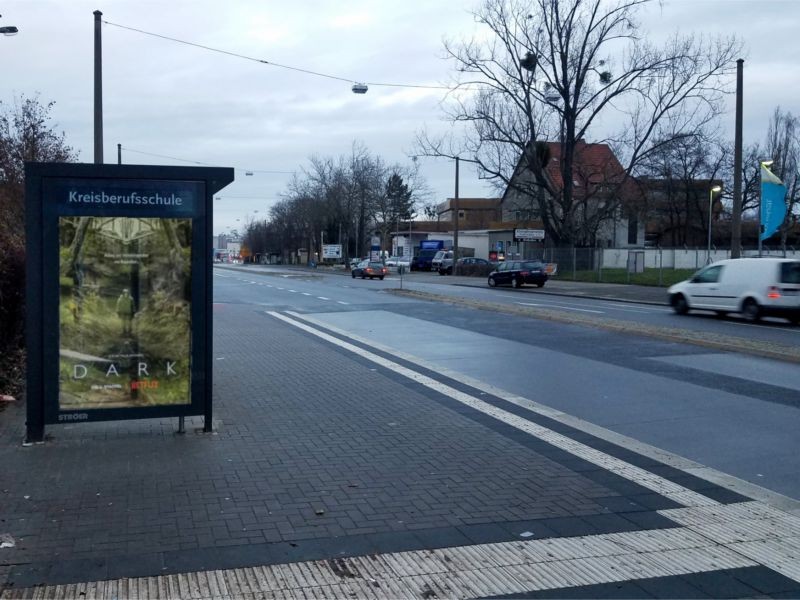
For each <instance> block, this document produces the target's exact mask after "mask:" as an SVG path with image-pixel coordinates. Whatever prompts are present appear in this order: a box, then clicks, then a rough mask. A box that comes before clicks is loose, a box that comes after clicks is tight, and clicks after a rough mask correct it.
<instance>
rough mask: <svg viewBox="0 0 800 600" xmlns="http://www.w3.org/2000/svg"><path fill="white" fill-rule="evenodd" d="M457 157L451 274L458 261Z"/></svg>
mask: <svg viewBox="0 0 800 600" xmlns="http://www.w3.org/2000/svg"><path fill="white" fill-rule="evenodd" d="M458 162H459V161H458V157H457V156H456V197H455V198H453V213H454V216H453V273H454V274H455V272H456V262H457V261H458Z"/></svg>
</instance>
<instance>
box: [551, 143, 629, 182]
mask: <svg viewBox="0 0 800 600" xmlns="http://www.w3.org/2000/svg"><path fill="white" fill-rule="evenodd" d="M547 147H548V150H549V151H550V160H549V162H548V163H547V165H546V166H545V171H546V172H547V176H548V177H549V178H550V181H551V182H552V184H553V186H554V187H555V188H556V189H562V188H563V187H564V180H563V178H562V176H561V144H560V143H558V142H548V143H547ZM574 156H575V158H574V162H573V168H574V175H575V177H574V179H575V181H574V182H573V183H574V184H575V187H576V189H578V188H580V187H585V186H586V185H588V184H598V183H604V182H611V183H618V182H621V181H622V180H623V178H624V177H625V169H624V168H623V167H622V165H621V164H620V162H619V160H617V157H616V156H615V155H614V151H613V150H611V148H610V147H609V145H608V144H587V143H586V142H585V141H583V140H578V141H577V142H575V155H574Z"/></svg>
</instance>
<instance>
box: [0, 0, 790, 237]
mask: <svg viewBox="0 0 800 600" xmlns="http://www.w3.org/2000/svg"><path fill="white" fill-rule="evenodd" d="M475 6H476V3H475V2H473V1H471V0H441V1H440V0H405V1H403V2H397V1H391V2H390V1H388V0H373V1H355V0H331V1H328V0H299V1H294V2H290V1H286V0H273V1H270V2H263V1H262V2H257V1H255V0H250V1H246V0H227V1H220V0H192V1H188V0H183V1H181V0H172V1H170V2H163V1H162V0H159V1H157V2H156V1H152V2H151V1H134V0H88V1H87V0H59V1H45V0H4V1H3V2H2V4H0V13H1V14H2V19H0V25H16V26H17V27H18V28H19V30H20V33H19V34H18V35H16V36H11V37H0V73H1V74H2V75H1V77H2V79H1V80H2V86H0V100H2V101H3V102H9V103H10V102H13V101H14V98H15V97H18V96H19V95H20V94H25V95H26V96H31V95H34V94H36V93H39V94H40V98H41V100H42V101H43V102H46V101H50V100H54V101H55V102H56V106H55V108H54V111H53V113H52V114H53V116H54V119H55V122H56V124H57V127H58V129H59V130H63V131H64V132H65V133H66V136H67V140H68V143H69V144H70V145H72V146H73V147H74V148H76V149H77V150H79V151H80V160H81V161H82V162H92V161H93V137H92V136H93V131H92V126H93V125H92V124H93V116H92V111H93V79H92V77H93V27H94V25H93V19H94V16H93V14H92V12H93V11H94V10H97V9H99V10H101V11H102V12H103V19H104V20H106V21H109V22H111V23H115V24H119V25H124V26H127V27H133V28H137V29H141V30H146V31H149V32H153V33H158V34H161V35H164V36H169V37H174V38H179V39H182V40H186V41H190V42H194V43H197V44H202V45H206V46H212V47H215V48H219V49H222V50H226V51H229V52H233V53H237V54H242V55H247V56H251V57H256V58H260V59H263V60H267V61H270V62H275V63H281V64H285V65H290V66H294V67H299V68H304V69H308V70H312V71H317V72H320V73H326V74H331V75H335V76H339V77H343V78H345V79H347V80H348V81H347V82H345V81H337V80H333V79H327V78H322V77H317V76H313V75H308V74H303V73H298V72H294V71H289V70H284V69H280V68H276V67H273V66H268V65H265V64H262V63H258V62H254V61H249V60H245V59H241V58H235V57H233V56H227V55H224V54H219V53H213V52H209V51H207V50H202V49H199V48H195V47H191V46H187V45H183V44H179V43H175V42H171V41H166V40H162V39H158V38H155V37H151V36H146V35H143V34H141V33H136V32H133V31H129V30H126V29H122V28H119V27H115V26H112V25H104V26H103V68H104V82H103V105H104V113H105V115H104V128H105V135H104V144H105V161H106V162H116V160H117V144H118V143H120V144H122V146H123V156H122V160H123V162H124V163H128V164H175V165H191V164H192V163H191V162H186V161H181V160H174V159H170V158H164V157H174V158H175V159H186V160H188V161H196V162H198V163H207V164H213V165H220V166H230V167H234V168H235V169H236V182H234V183H233V184H231V185H230V186H228V187H227V188H226V189H225V190H223V191H222V192H220V193H219V196H220V197H221V200H220V201H218V202H215V216H214V225H215V231H216V232H218V233H220V232H224V231H226V230H228V229H229V228H241V226H242V225H243V224H244V222H246V221H247V220H248V219H252V218H258V219H263V218H265V217H266V216H267V213H268V210H269V207H270V206H271V204H272V203H274V201H275V200H276V199H278V198H279V196H280V194H281V192H282V191H284V190H285V188H286V183H287V181H288V180H289V179H290V178H291V174H290V173H291V172H292V171H296V170H298V169H299V168H300V167H302V166H303V165H307V159H308V157H309V156H311V155H313V154H318V155H322V156H339V155H343V154H348V153H349V151H350V148H351V145H352V143H353V142H354V141H356V140H357V141H360V142H362V143H363V144H364V145H366V147H367V148H368V149H369V150H370V151H371V152H372V153H374V154H377V155H380V156H381V157H383V158H384V159H385V160H386V161H387V162H389V163H394V162H399V163H403V164H408V163H409V159H408V154H409V153H410V152H411V151H412V142H413V139H414V134H415V132H417V131H419V130H420V129H421V128H423V127H427V128H428V129H429V130H430V131H433V132H436V131H444V130H445V128H448V127H449V125H448V124H447V123H446V122H444V121H443V120H442V117H443V113H442V110H441V101H442V98H443V91H442V90H431V89H412V88H392V87H378V86H370V89H369V92H368V93H367V94H364V95H355V94H353V93H352V92H351V91H350V86H351V83H350V81H366V82H388V83H409V84H421V85H440V84H445V83H447V82H448V81H449V79H450V77H451V76H452V72H451V67H452V65H451V64H450V63H448V62H447V61H446V60H444V59H443V49H442V40H443V39H444V38H448V39H458V38H464V37H470V36H471V35H473V34H474V33H475V32H476V31H478V33H480V31H479V30H477V29H476V25H475V24H474V21H473V18H472V16H471V11H472V10H473V8H475ZM641 16H642V21H643V23H644V25H645V27H646V29H647V30H649V31H650V32H651V35H652V36H653V37H654V38H662V37H664V36H666V35H668V34H670V33H673V32H674V31H676V30H680V31H682V32H685V33H688V32H693V31H694V32H698V33H700V32H705V33H711V34H716V33H721V34H732V33H735V34H737V35H739V36H741V38H742V39H743V40H744V43H745V45H746V51H745V56H744V58H745V59H746V62H745V75H744V77H745V79H744V81H745V95H744V106H745V114H744V121H745V127H744V135H745V143H748V142H750V141H761V140H763V137H764V133H765V129H766V126H767V122H768V119H769V115H770V113H771V112H772V110H773V108H774V107H775V106H776V105H781V106H782V107H783V108H784V109H786V110H789V111H792V112H793V113H795V114H798V113H800V41H798V38H799V37H800V0H664V1H663V2H661V3H660V4H659V3H654V4H653V5H652V6H650V7H649V8H648V9H647V10H646V11H645V12H643V13H642V15H641ZM729 106H730V112H729V114H727V115H726V116H725V118H724V121H723V126H724V127H725V128H727V129H728V130H729V132H730V137H731V139H732V137H733V133H732V132H733V122H734V115H733V98H732V97H731V98H730V102H729ZM598 137H600V132H598ZM588 141H591V140H588ZM135 151H136V152H135ZM143 153H148V154H143ZM153 155H161V156H153ZM420 161H421V162H420V164H421V170H422V174H423V175H424V177H425V178H426V180H427V182H428V184H429V185H430V187H431V188H432V189H433V191H434V193H435V199H436V200H437V201H440V200H444V199H445V198H447V197H449V196H452V195H453V164H452V162H450V161H448V160H447V159H434V158H422V159H420ZM247 170H250V171H253V175H252V176H247V175H245V172H246V171H247ZM264 171H286V172H288V173H267V172H264ZM460 190H461V196H462V197H468V196H491V195H494V193H493V191H492V190H491V188H490V187H488V186H487V185H486V184H485V183H483V182H481V181H480V180H479V179H478V177H477V175H476V174H475V173H474V172H473V171H472V170H471V169H469V168H463V169H462V171H461V185H460ZM256 211H257V212H256Z"/></svg>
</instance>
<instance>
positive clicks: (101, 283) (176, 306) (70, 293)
mask: <svg viewBox="0 0 800 600" xmlns="http://www.w3.org/2000/svg"><path fill="white" fill-rule="evenodd" d="M58 227H59V283H60V286H59V287H60V296H59V336H60V339H59V356H60V359H59V410H62V411H63V410H86V409H99V408H132V407H147V406H162V405H176V404H189V403H191V394H190V390H191V386H190V372H191V368H190V367H191V364H190V357H191V271H190V267H191V238H192V221H191V219H166V218H135V217H59V222H58Z"/></svg>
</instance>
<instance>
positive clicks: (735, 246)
mask: <svg viewBox="0 0 800 600" xmlns="http://www.w3.org/2000/svg"><path fill="white" fill-rule="evenodd" d="M743 65H744V59H742V58H740V59H739V60H737V61H736V133H735V137H734V142H733V215H732V221H731V228H732V231H731V258H739V257H740V256H741V247H742V70H743ZM760 237H761V236H760V234H759V238H760Z"/></svg>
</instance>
